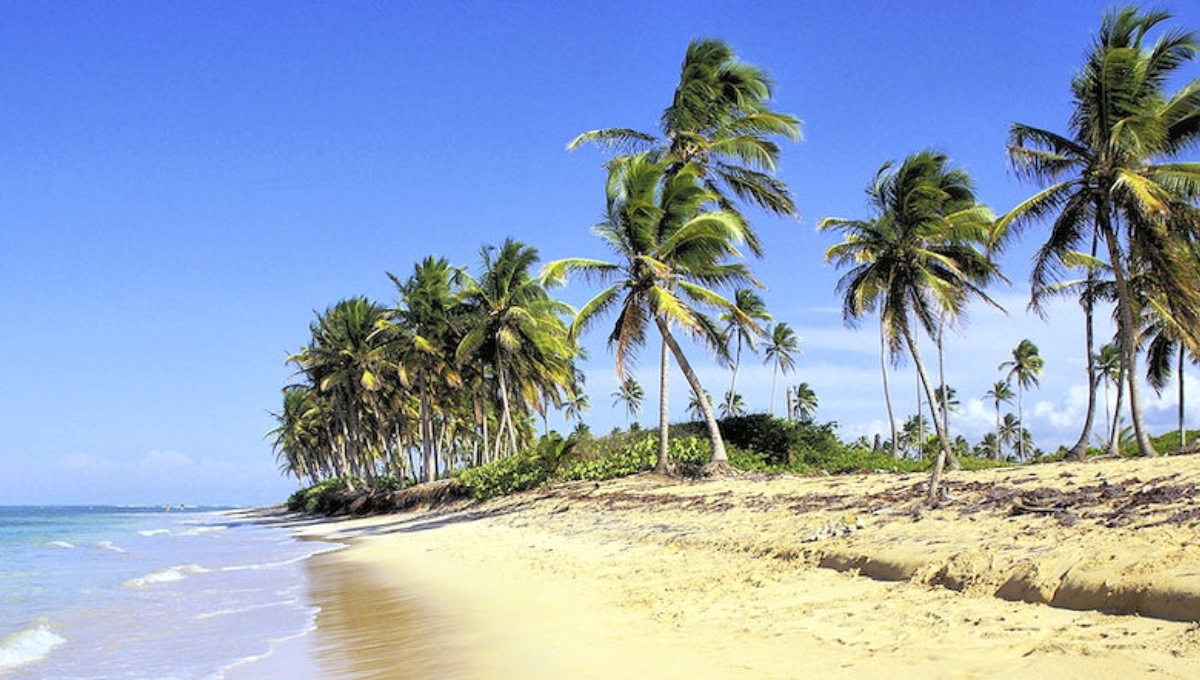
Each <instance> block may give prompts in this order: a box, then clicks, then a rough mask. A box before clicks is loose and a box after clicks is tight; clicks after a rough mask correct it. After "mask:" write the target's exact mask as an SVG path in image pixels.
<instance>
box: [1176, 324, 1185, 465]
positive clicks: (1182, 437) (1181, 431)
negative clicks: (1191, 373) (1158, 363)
mask: <svg viewBox="0 0 1200 680" xmlns="http://www.w3.org/2000/svg"><path fill="white" fill-rule="evenodd" d="M1186 349H1187V348H1186V347H1185V346H1184V344H1183V343H1182V342H1180V343H1179V370H1178V371H1176V372H1177V373H1178V374H1179V450H1180V451H1183V449H1184V448H1186V447H1187V430H1185V429H1184V427H1183V358H1184V357H1183V354H1184V351H1185V350H1186Z"/></svg>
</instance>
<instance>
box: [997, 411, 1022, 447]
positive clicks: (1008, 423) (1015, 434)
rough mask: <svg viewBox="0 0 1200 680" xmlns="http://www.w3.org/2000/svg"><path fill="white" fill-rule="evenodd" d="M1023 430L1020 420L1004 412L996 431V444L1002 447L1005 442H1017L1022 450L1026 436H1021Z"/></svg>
mask: <svg viewBox="0 0 1200 680" xmlns="http://www.w3.org/2000/svg"><path fill="white" fill-rule="evenodd" d="M1023 431H1024V428H1022V427H1021V420H1020V419H1019V418H1018V417H1017V416H1014V415H1013V414H1011V413H1005V414H1004V420H1002V421H1001V423H1000V429H999V430H998V431H997V439H998V440H999V441H998V444H999V445H1000V446H1001V447H1002V446H1003V445H1005V444H1014V443H1017V444H1018V446H1019V447H1020V449H1021V450H1024V444H1025V439H1026V437H1023V436H1021V435H1022V432H1023Z"/></svg>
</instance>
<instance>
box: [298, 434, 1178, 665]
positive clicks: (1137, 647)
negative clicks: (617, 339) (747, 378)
mask: <svg viewBox="0 0 1200 680" xmlns="http://www.w3.org/2000/svg"><path fill="white" fill-rule="evenodd" d="M923 481H924V477H923V476H920V475H914V476H898V475H886V474H879V475H856V476H848V477H831V478H829V477H827V478H794V477H789V478H763V477H740V478H734V479H728V480H717V481H699V482H689V481H680V480H664V479H660V478H654V477H648V476H643V477H639V478H634V479H629V480H624V481H617V482H612V483H606V484H600V485H596V484H591V483H587V484H573V485H567V486H562V487H555V488H552V489H543V490H539V491H535V492H532V493H529V494H524V495H520V496H515V497H510V498H506V499H501V500H499V501H494V502H489V503H486V504H469V505H465V506H458V507H453V508H442V509H435V510H433V511H428V512H414V513H408V514H402V515H393V516H382V517H372V518H365V519H356V520H348V521H342V522H328V523H318V524H313V525H309V526H307V527H306V528H305V529H304V530H305V531H307V532H309V533H312V534H314V535H322V536H329V537H336V538H342V539H347V538H353V539H356V540H354V541H353V546H352V547H351V549H349V550H345V551H341V552H338V553H335V554H332V555H327V556H323V557H322V558H321V559H320V560H318V564H317V567H316V568H315V569H314V576H315V577H316V579H317V584H318V586H317V588H318V592H319V593H323V596H324V597H326V598H327V600H326V605H329V604H332V603H335V602H336V603H342V605H345V604H347V603H353V604H354V606H353V607H347V606H342V607H341V608H340V609H339V608H338V607H336V606H335V607H332V608H327V609H326V611H327V612H328V613H327V614H325V615H324V616H323V618H322V620H321V621H320V622H319V626H321V627H322V633H321V634H322V635H323V636H324V637H325V639H326V642H327V643H328V644H329V645H330V650H331V651H329V654H331V655H335V656H336V655H339V654H340V655H351V656H352V657H353V658H354V659H355V666H356V668H357V669H358V671H359V672H361V673H364V674H366V675H367V676H368V677H404V676H403V675H396V673H401V672H402V669H403V668H404V667H406V666H409V665H411V664H415V667H416V668H424V669H425V672H428V671H429V670H431V666H430V664H434V665H435V667H436V668H437V672H438V674H439V675H440V676H441V677H461V678H552V677H553V678H562V677H571V678H614V677H634V676H635V675H637V676H640V677H650V678H676V677H678V678H684V677H687V678H698V677H705V678H793V677H822V678H860V677H862V678H866V677H893V678H904V677H912V678H923V679H924V678H963V677H1000V676H1001V675H1005V676H1012V675H1013V674H1021V673H1025V674H1026V676H1027V677H1050V675H1051V674H1053V675H1054V676H1055V677H1060V678H1088V679H1094V678H1105V677H1143V676H1146V675H1149V674H1154V677H1161V678H1189V677H1195V669H1196V668H1197V667H1198V666H1197V664H1198V663H1200V628H1198V627H1197V625H1196V623H1195V621H1196V620H1197V619H1200V597H1198V594H1200V547H1197V546H1198V542H1197V538H1200V536H1198V533H1200V524H1198V523H1197V520H1196V517H1197V515H1198V514H1200V502H1198V501H1197V499H1196V498H1195V489H1196V485H1197V484H1198V483H1200V457H1197V456H1181V457H1170V458H1162V459H1155V460H1136V461H1104V462H1092V463H1086V464H1075V465H1071V464H1054V465H1043V466H1033V467H1023V468H1019V469H1012V470H1000V471H986V472H958V473H951V474H950V475H949V477H948V479H947V490H948V493H949V496H950V497H949V500H948V502H947V503H946V504H945V505H944V507H942V508H940V509H937V510H926V509H923V507H922V499H923V495H922V491H923V489H922V488H921V487H922V486H923ZM822 567H829V568H822ZM865 575H871V576H874V577H876V578H868V577H866V576H865ZM322 584H323V585H322ZM329 598H332V599H329ZM1028 602H1034V603H1037V602H1048V603H1051V604H1052V605H1053V606H1048V605H1046V604H1030V603H1028ZM1096 607H1098V608H1102V609H1105V610H1110V611H1126V612H1141V615H1113V614H1106V613H1101V612H1100V611H1096V610H1095V609H1093V608H1096ZM388 612H391V616H392V618H389V616H388V615H387V614H388ZM397 612H400V613H399V614H398V613H397ZM376 614H378V615H376ZM396 616H399V617H401V618H402V619H406V620H397V619H396V618H395V617H396ZM338 650H340V651H338ZM372 673H373V674H374V676H372ZM388 673H392V675H388ZM881 674H882V675H881Z"/></svg>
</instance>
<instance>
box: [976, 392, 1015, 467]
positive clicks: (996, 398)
mask: <svg viewBox="0 0 1200 680" xmlns="http://www.w3.org/2000/svg"><path fill="white" fill-rule="evenodd" d="M983 396H984V397H985V398H987V399H990V400H991V401H992V404H993V405H994V406H995V407H996V437H995V439H994V442H995V445H996V450H995V451H993V454H994V458H995V459H996V460H1000V441H1001V436H1000V404H1011V403H1012V399H1013V390H1012V384H1011V383H1009V382H1008V381H1007V380H997V381H996V382H994V383H992V388H991V389H989V390H988V391H987V392H985V393H984V395H983Z"/></svg>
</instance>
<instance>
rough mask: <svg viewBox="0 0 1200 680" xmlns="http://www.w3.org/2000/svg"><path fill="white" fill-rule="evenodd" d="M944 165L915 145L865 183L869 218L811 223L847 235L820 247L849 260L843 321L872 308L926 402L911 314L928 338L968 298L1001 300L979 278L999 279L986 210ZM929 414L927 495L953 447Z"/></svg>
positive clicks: (832, 257) (852, 321)
mask: <svg viewBox="0 0 1200 680" xmlns="http://www.w3.org/2000/svg"><path fill="white" fill-rule="evenodd" d="M948 164H949V161H948V159H947V158H946V156H944V155H942V154H939V153H935V152H932V151H921V152H918V153H915V154H913V155H911V156H909V157H908V158H906V159H905V160H904V162H903V163H901V165H900V166H899V167H898V168H893V165H892V163H891V162H888V163H885V164H884V165H883V166H882V167H881V168H880V169H879V172H878V173H876V175H875V181H874V182H873V183H872V184H871V186H870V187H869V188H868V189H867V195H868V196H869V199H870V204H871V206H872V209H873V212H874V213H875V216H874V217H872V218H871V219H868V220H847V219H842V218H826V219H824V220H822V221H821V222H820V224H819V225H818V229H820V230H822V231H826V230H834V229H836V230H839V231H841V232H843V233H844V234H845V235H846V239H845V240H844V241H843V242H842V243H840V244H837V245H834V246H832V247H830V248H829V249H828V250H826V251H825V260H826V261H827V262H830V261H831V262H834V263H836V264H838V265H843V264H848V265H851V269H850V270H849V271H848V272H847V273H846V274H844V275H843V276H842V278H841V279H840V280H839V281H838V290H839V291H840V292H841V293H842V294H843V302H842V312H843V317H844V318H845V320H846V323H847V324H849V325H851V326H853V325H856V324H857V323H858V321H859V319H861V318H862V316H863V315H865V314H867V313H870V312H873V311H876V310H878V311H879V318H880V324H881V326H882V328H881V332H882V333H883V339H884V341H885V342H886V345H887V349H888V353H889V354H890V355H891V357H892V358H893V359H895V358H897V357H898V356H900V354H901V352H903V351H904V350H905V349H907V350H908V353H909V355H910V356H911V358H912V360H913V364H914V365H915V366H916V369H917V376H918V380H919V381H920V382H919V384H920V385H921V387H922V388H923V389H924V391H925V396H926V399H927V400H928V401H929V403H930V404H933V403H934V394H933V387H932V385H931V383H930V382H929V377H928V375H927V373H926V371H925V365H924V363H923V362H922V361H921V354H920V350H919V348H918V345H917V337H916V333H915V332H914V323H915V324H916V326H917V327H919V328H921V329H923V330H924V331H925V332H926V334H928V335H929V336H930V337H934V336H935V335H936V333H937V330H938V325H939V323H941V322H943V321H945V322H949V321H953V320H955V319H958V318H959V317H960V314H961V313H962V311H963V310H964V308H965V305H966V303H967V301H968V300H969V299H970V298H971V297H978V298H980V299H982V300H983V301H985V302H986V303H988V304H990V305H993V306H995V307H997V308H999V305H997V304H996V303H995V302H994V301H993V300H992V299H991V298H990V297H988V296H987V294H986V293H985V292H984V290H983V287H984V286H986V285H987V284H988V283H990V282H991V281H993V280H994V279H997V278H1002V277H1000V275H999V271H998V270H997V268H996V265H995V263H993V262H992V260H991V259H990V258H989V257H988V256H987V255H986V254H985V253H984V252H983V251H982V250H980V247H979V246H980V245H981V244H986V243H989V242H990V240H991V238H992V234H991V225H992V214H991V211H990V210H988V208H987V207H986V206H983V205H981V204H979V203H977V202H976V201H975V194H974V191H973V189H972V186H971V182H970V178H969V177H968V176H967V174H966V172H964V171H963V170H951V169H950V168H949V167H948ZM889 399H890V397H889ZM933 421H934V427H935V428H936V430H937V433H938V441H939V444H940V447H941V454H940V455H939V456H938V459H937V461H936V463H935V464H934V470H933V475H932V477H931V479H930V485H929V486H930V496H929V498H930V502H931V503H932V502H936V500H937V486H938V483H939V481H940V478H941V473H942V467H943V466H944V465H945V463H946V461H947V460H948V459H949V458H950V457H951V456H952V453H951V451H950V437H949V433H947V432H946V431H945V428H944V427H943V425H944V423H943V422H942V419H941V418H937V417H935V418H934V419H933Z"/></svg>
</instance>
